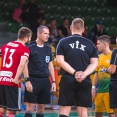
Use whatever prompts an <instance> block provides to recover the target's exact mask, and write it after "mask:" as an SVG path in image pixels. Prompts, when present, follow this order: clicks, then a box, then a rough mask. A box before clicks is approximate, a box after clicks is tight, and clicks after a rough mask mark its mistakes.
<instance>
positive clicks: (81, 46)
mask: <svg viewBox="0 0 117 117" xmlns="http://www.w3.org/2000/svg"><path fill="white" fill-rule="evenodd" d="M69 45H70V46H71V48H72V49H74V46H75V45H76V49H80V50H83V51H85V47H86V46H85V45H83V44H80V42H79V41H76V43H71V44H69ZM79 46H80V47H79Z"/></svg>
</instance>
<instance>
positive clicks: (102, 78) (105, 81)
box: [96, 51, 112, 93]
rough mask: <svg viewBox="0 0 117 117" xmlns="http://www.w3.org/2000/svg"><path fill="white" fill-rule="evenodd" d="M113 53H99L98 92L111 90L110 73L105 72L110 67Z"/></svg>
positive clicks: (97, 70)
mask: <svg viewBox="0 0 117 117" xmlns="http://www.w3.org/2000/svg"><path fill="white" fill-rule="evenodd" d="M111 54H112V51H111V52H110V53H108V54H107V55H104V54H100V55H99V62H98V67H97V69H96V72H97V74H98V79H99V87H98V93H104V92H108V91H109V82H110V74H108V73H106V72H104V70H106V69H107V68H109V67H110V60H111Z"/></svg>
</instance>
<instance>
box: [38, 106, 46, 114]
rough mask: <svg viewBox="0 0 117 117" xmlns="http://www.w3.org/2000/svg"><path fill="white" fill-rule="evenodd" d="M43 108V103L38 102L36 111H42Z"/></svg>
mask: <svg viewBox="0 0 117 117" xmlns="http://www.w3.org/2000/svg"><path fill="white" fill-rule="evenodd" d="M44 109H45V105H44V104H38V105H37V111H38V112H41V113H43V112H44Z"/></svg>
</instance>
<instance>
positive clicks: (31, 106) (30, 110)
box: [26, 104, 35, 112]
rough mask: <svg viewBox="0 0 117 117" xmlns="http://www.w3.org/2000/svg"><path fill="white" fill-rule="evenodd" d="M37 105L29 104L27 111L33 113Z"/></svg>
mask: <svg viewBox="0 0 117 117" xmlns="http://www.w3.org/2000/svg"><path fill="white" fill-rule="evenodd" d="M34 106H35V104H27V105H26V111H29V112H33V111H34Z"/></svg>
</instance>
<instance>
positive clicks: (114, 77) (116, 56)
mask: <svg viewBox="0 0 117 117" xmlns="http://www.w3.org/2000/svg"><path fill="white" fill-rule="evenodd" d="M110 64H114V65H116V66H117V49H115V50H113V52H112V57H111V62H110ZM110 81H111V82H116V83H117V67H116V71H115V73H114V74H111V80H110Z"/></svg>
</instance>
